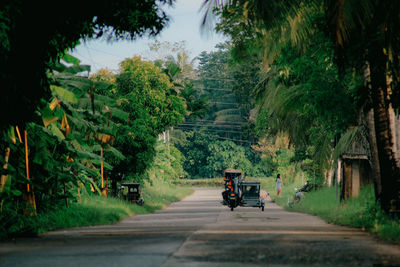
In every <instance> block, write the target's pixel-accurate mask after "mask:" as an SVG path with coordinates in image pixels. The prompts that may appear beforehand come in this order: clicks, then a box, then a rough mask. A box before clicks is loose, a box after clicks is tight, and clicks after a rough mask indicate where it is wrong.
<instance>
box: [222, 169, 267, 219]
mask: <svg viewBox="0 0 400 267" xmlns="http://www.w3.org/2000/svg"><path fill="white" fill-rule="evenodd" d="M223 175H224V181H225V190H224V191H223V192H222V199H223V201H222V203H223V204H224V205H227V206H228V207H229V208H230V209H231V211H233V210H234V208H236V207H237V206H242V207H259V208H261V209H262V211H264V206H265V199H264V198H262V197H260V182H257V181H244V179H243V176H242V175H243V173H242V171H240V170H235V169H226V170H224V172H223Z"/></svg>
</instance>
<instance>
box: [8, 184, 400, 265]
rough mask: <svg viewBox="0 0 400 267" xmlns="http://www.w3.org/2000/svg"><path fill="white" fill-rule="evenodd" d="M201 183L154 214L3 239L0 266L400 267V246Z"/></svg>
mask: <svg viewBox="0 0 400 267" xmlns="http://www.w3.org/2000/svg"><path fill="white" fill-rule="evenodd" d="M220 201H221V190H216V189H197V190H196V191H195V193H194V194H192V195H191V196H189V197H186V198H185V199H184V200H183V201H180V202H177V203H174V204H172V205H170V206H169V207H168V208H167V209H165V210H162V211H158V212H156V213H154V214H147V215H138V216H134V217H130V218H127V219H125V220H124V221H122V222H120V223H118V224H115V225H110V226H95V227H84V228H74V229H68V230H63V231H54V232H49V233H46V234H44V235H41V236H40V237H37V238H24V239H17V240H16V241H13V242H11V241H10V242H3V243H0V266H2V267H3V266H40V267H46V266H74V267H77V266H96V267H100V266H231V267H232V266H400V246H398V245H391V244H389V243H387V242H384V241H380V240H378V239H376V238H375V237H373V236H372V235H370V234H368V233H365V232H362V231H359V230H355V229H352V228H347V227H340V226H335V225H330V224H327V223H325V222H324V221H322V220H321V219H319V218H317V217H314V216H310V215H305V214H300V213H291V212H286V211H284V210H283V209H282V208H280V207H278V206H277V205H275V204H273V203H270V202H267V204H266V208H265V211H264V212H262V211H261V210H260V209H258V208H244V207H240V208H237V209H235V210H234V211H233V212H231V211H230V210H229V209H228V207H226V206H222V205H221V203H220Z"/></svg>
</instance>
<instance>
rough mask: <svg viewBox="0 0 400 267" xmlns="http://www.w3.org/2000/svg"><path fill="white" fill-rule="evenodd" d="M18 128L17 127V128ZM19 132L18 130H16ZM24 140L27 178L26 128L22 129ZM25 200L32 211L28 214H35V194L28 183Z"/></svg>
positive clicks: (27, 176)
mask: <svg viewBox="0 0 400 267" xmlns="http://www.w3.org/2000/svg"><path fill="white" fill-rule="evenodd" d="M17 129H18V128H17ZM18 132H19V130H18ZM24 141H25V166H26V178H27V179H28V180H29V179H30V177H29V157H28V133H27V132H26V129H25V130H24ZM26 191H27V194H26V197H25V198H26V201H27V202H28V203H29V204H31V205H32V207H33V209H34V212H33V213H29V215H30V216H33V215H36V201H35V195H34V193H33V191H32V189H31V188H30V185H29V183H27V184H26Z"/></svg>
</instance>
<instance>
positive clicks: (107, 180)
mask: <svg viewBox="0 0 400 267" xmlns="http://www.w3.org/2000/svg"><path fill="white" fill-rule="evenodd" d="M107 196H108V175H106V197H107Z"/></svg>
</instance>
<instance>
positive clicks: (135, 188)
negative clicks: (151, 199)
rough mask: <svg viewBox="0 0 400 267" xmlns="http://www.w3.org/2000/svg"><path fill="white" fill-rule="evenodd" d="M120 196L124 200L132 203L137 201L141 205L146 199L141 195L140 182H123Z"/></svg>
mask: <svg viewBox="0 0 400 267" xmlns="http://www.w3.org/2000/svg"><path fill="white" fill-rule="evenodd" d="M120 190H121V191H120V196H121V198H122V199H123V200H127V201H129V202H131V203H136V204H138V205H139V206H142V205H143V204H144V199H143V198H142V197H141V193H140V184H139V183H125V184H121V187H120Z"/></svg>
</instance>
